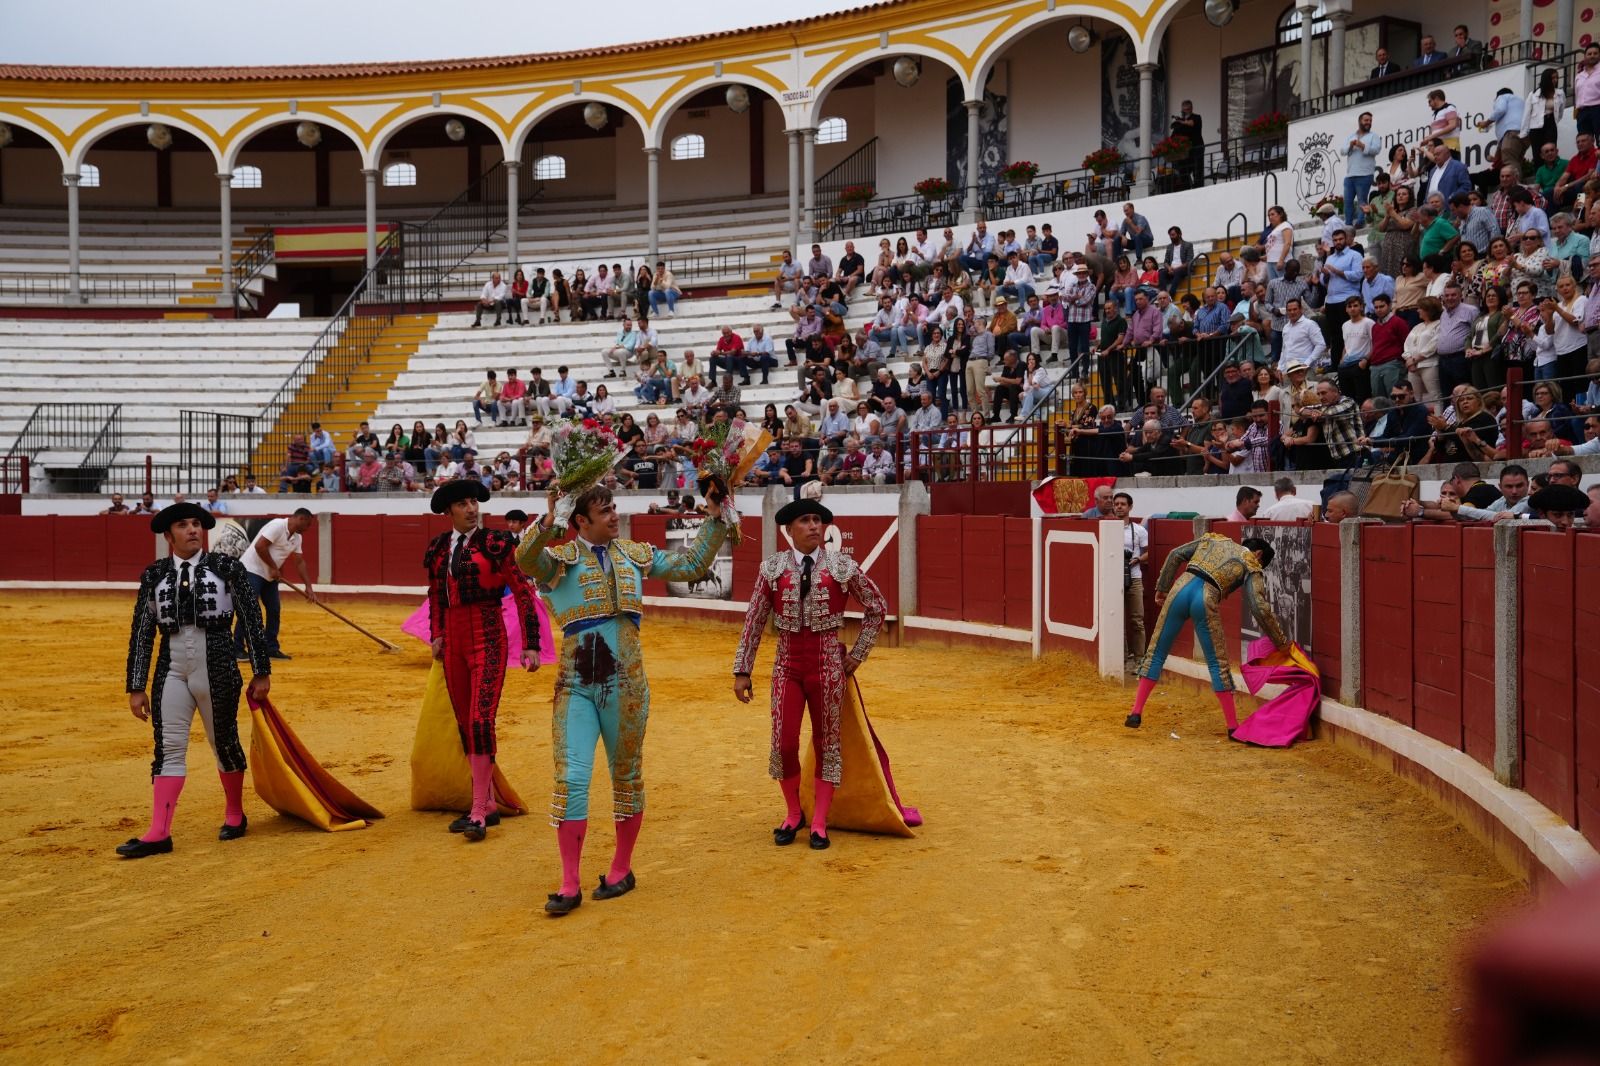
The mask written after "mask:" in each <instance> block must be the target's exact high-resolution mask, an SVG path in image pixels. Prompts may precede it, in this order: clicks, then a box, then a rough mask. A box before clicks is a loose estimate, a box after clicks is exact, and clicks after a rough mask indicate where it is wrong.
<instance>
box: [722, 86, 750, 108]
mask: <svg viewBox="0 0 1600 1066" xmlns="http://www.w3.org/2000/svg"><path fill="white" fill-rule="evenodd" d="M727 98H728V110H729V111H732V112H733V113H734V114H735V115H742V114H744V113H745V112H746V111H748V110H750V90H749V89H746V88H745V87H744V86H743V85H730V86H728V92H727Z"/></svg>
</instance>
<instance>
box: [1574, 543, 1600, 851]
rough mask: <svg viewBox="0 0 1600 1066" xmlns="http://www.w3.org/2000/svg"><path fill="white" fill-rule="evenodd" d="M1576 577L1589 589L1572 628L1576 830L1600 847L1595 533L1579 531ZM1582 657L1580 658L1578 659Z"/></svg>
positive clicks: (1599, 569) (1599, 571)
mask: <svg viewBox="0 0 1600 1066" xmlns="http://www.w3.org/2000/svg"><path fill="white" fill-rule="evenodd" d="M1573 564H1574V567H1575V570H1576V574H1575V577H1576V579H1575V580H1574V582H1573V585H1572V587H1573V588H1578V589H1585V590H1588V593H1587V594H1586V595H1583V596H1579V597H1578V602H1577V605H1576V609H1575V611H1574V625H1573V627H1572V630H1571V637H1572V647H1573V655H1574V658H1575V660H1576V661H1577V662H1582V663H1583V664H1584V667H1585V668H1584V669H1582V670H1577V671H1575V672H1574V674H1573V675H1572V676H1573V683H1572V687H1573V704H1572V712H1573V720H1574V722H1575V724H1576V726H1577V752H1576V755H1577V760H1576V761H1577V783H1578V789H1577V791H1578V796H1577V808H1578V828H1579V829H1580V830H1581V831H1582V832H1583V835H1584V836H1586V837H1588V838H1589V843H1591V844H1593V845H1595V846H1596V847H1600V678H1597V677H1596V675H1595V671H1594V663H1593V659H1594V654H1595V640H1594V635H1595V634H1596V633H1600V599H1596V598H1595V596H1594V591H1593V590H1595V589H1600V533H1583V534H1580V535H1578V537H1577V538H1576V544H1575V546H1574V551H1573ZM1580 656H1581V657H1582V658H1579V657H1580Z"/></svg>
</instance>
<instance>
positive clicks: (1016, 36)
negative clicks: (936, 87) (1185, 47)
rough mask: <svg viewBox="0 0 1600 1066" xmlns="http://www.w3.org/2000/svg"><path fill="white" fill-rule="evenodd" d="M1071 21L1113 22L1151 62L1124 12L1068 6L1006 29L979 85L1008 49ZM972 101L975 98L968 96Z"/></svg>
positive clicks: (986, 58)
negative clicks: (1051, 25)
mask: <svg viewBox="0 0 1600 1066" xmlns="http://www.w3.org/2000/svg"><path fill="white" fill-rule="evenodd" d="M1187 2H1188V0H1177V2H1176V3H1175V4H1174V6H1173V10H1174V11H1176V10H1177V9H1178V8H1180V7H1182V6H1183V5H1184V4H1185V3H1187ZM1069 19H1070V20H1072V21H1074V22H1076V21H1077V20H1079V19H1084V20H1089V21H1094V22H1102V23H1110V24H1111V25H1112V26H1115V27H1116V28H1117V29H1119V30H1121V31H1122V32H1123V33H1126V34H1127V35H1128V38H1129V39H1130V40H1132V41H1133V44H1134V50H1135V54H1137V55H1138V56H1139V62H1141V63H1143V62H1147V60H1146V59H1145V58H1144V55H1145V52H1146V51H1148V49H1146V48H1145V43H1144V41H1143V40H1142V39H1141V38H1140V36H1139V31H1138V30H1137V29H1136V28H1135V27H1134V25H1133V24H1132V23H1131V22H1129V21H1127V20H1126V19H1125V18H1123V17H1122V15H1121V13H1120V12H1116V11H1112V10H1109V9H1107V8H1103V7H1092V6H1090V5H1088V4H1069V5H1066V6H1057V7H1056V9H1055V10H1054V11H1036V12H1034V13H1033V14H1031V15H1029V16H1028V17H1027V18H1025V19H1023V20H1022V21H1021V22H1019V23H1017V24H1016V25H1015V26H1012V27H1011V28H1010V29H1008V30H1006V32H1005V33H1003V34H1001V36H1000V37H998V38H997V39H996V40H995V41H994V43H993V44H991V45H990V46H989V48H988V49H987V50H986V51H985V52H984V54H983V58H982V61H981V62H979V64H978V66H977V71H978V77H977V84H978V85H983V84H985V83H987V82H988V80H989V74H990V73H991V72H992V71H993V70H994V65H995V64H996V63H998V62H999V61H1000V57H1001V56H1003V55H1004V54H1005V51H1006V49H1007V48H1010V47H1011V46H1012V45H1014V44H1016V43H1017V42H1018V41H1020V40H1021V39H1022V38H1024V37H1026V36H1027V35H1028V34H1030V33H1032V32H1033V31H1034V30H1036V29H1038V28H1039V27H1041V26H1045V25H1048V24H1049V23H1052V22H1063V21H1066V20H1069ZM1168 21H1169V22H1170V21H1171V19H1170V18H1169V19H1168ZM1162 32H1165V27H1163V28H1162ZM1062 47H1063V48H1065V47H1066V42H1065V41H1063V42H1062ZM968 99H971V97H968Z"/></svg>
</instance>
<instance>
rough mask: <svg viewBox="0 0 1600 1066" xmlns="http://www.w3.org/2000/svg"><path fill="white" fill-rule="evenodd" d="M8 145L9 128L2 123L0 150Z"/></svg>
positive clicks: (9, 141)
mask: <svg viewBox="0 0 1600 1066" xmlns="http://www.w3.org/2000/svg"><path fill="white" fill-rule="evenodd" d="M10 143H11V127H10V126H7V125H6V124H5V123H4V122H0V148H4V147H5V146H6V145H8V144H10Z"/></svg>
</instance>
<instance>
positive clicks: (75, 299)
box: [61, 173, 83, 303]
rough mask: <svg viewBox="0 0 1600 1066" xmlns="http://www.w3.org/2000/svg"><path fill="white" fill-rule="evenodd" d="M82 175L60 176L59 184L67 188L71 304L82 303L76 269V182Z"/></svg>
mask: <svg viewBox="0 0 1600 1066" xmlns="http://www.w3.org/2000/svg"><path fill="white" fill-rule="evenodd" d="M82 177H83V175H81V174H77V173H72V174H62V175H61V182H62V184H64V185H65V186H66V187H67V280H68V283H69V286H70V288H69V289H68V291H69V292H70V294H71V302H72V303H80V302H82V299H83V296H82V284H81V282H82V274H81V273H80V271H79V267H78V250H79V249H78V244H79V241H78V182H79V181H80V180H81V179H82Z"/></svg>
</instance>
